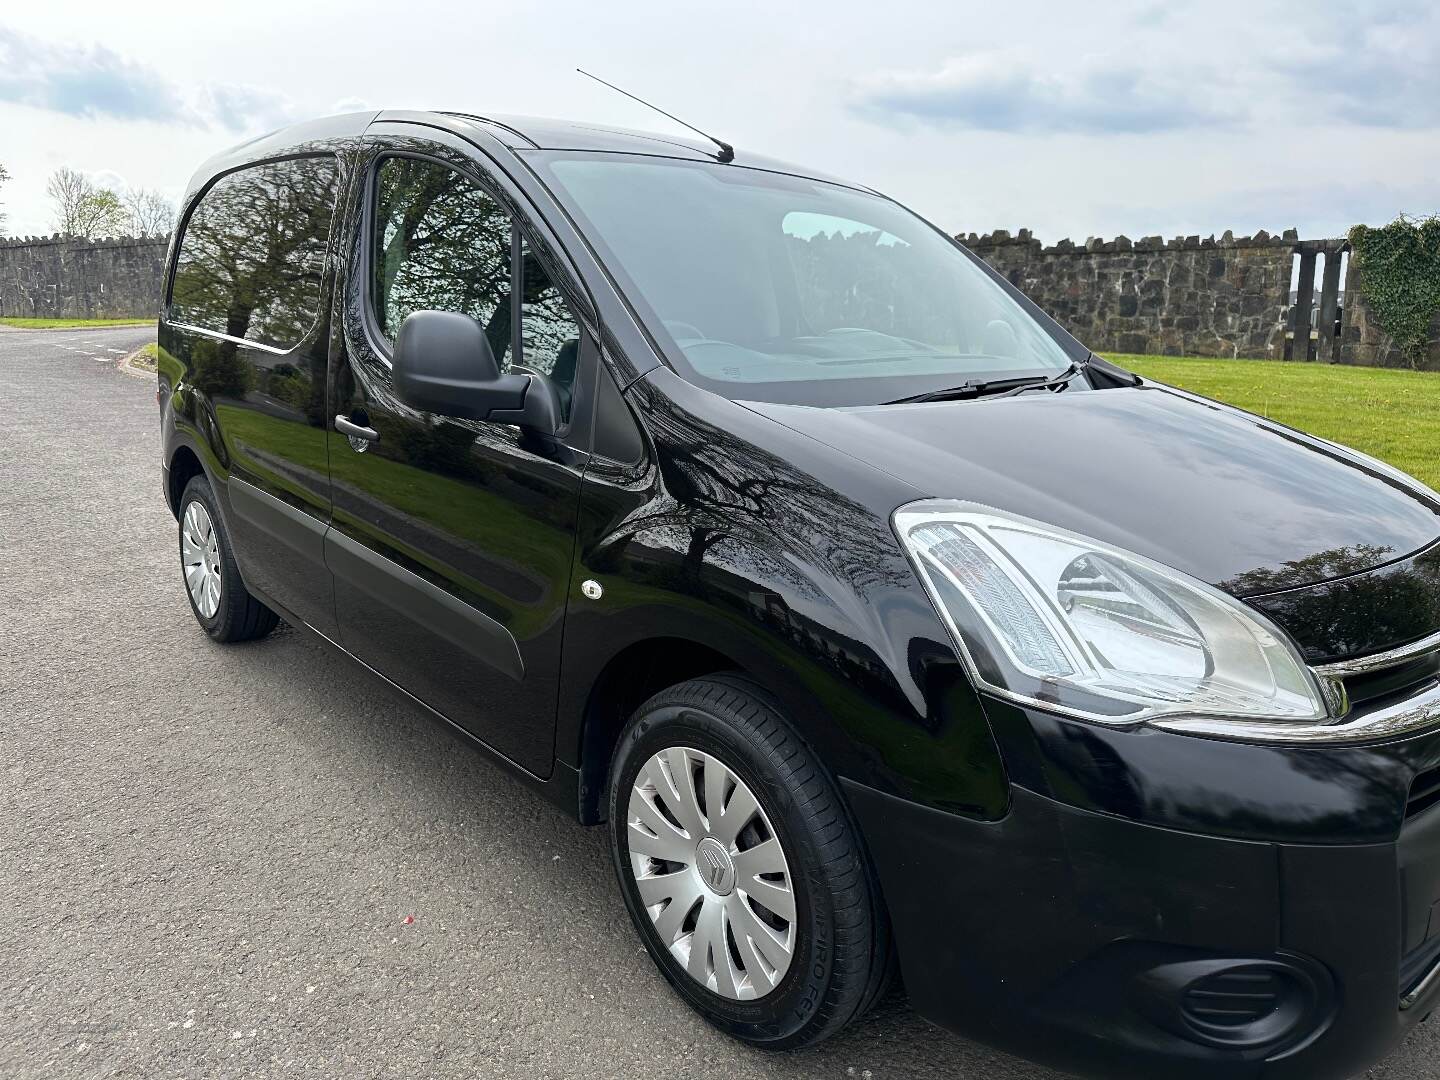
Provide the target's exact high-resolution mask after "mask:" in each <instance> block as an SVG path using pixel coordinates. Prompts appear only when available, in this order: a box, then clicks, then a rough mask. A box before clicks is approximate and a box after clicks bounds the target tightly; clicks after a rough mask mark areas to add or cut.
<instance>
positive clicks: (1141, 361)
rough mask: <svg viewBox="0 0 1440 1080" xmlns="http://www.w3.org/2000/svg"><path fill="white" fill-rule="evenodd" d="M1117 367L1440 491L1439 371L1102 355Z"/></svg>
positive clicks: (1271, 361)
mask: <svg viewBox="0 0 1440 1080" xmlns="http://www.w3.org/2000/svg"><path fill="white" fill-rule="evenodd" d="M1109 359H1111V360H1113V361H1114V362H1115V363H1117V364H1119V365H1120V366H1121V367H1125V368H1128V369H1129V370H1131V371H1136V372H1139V373H1140V374H1141V375H1144V376H1146V377H1148V378H1152V379H1157V380H1159V381H1160V382H1165V383H1169V384H1171V385H1172V386H1178V387H1181V388H1183V389H1185V390H1190V391H1192V392H1193V393H1196V394H1203V395H1204V396H1205V397H1208V398H1214V399H1215V400H1217V401H1223V402H1226V403H1227V404H1230V405H1235V406H1238V407H1239V408H1242V409H1245V410H1247V411H1249V412H1253V413H1258V414H1260V415H1261V416H1266V417H1269V418H1270V419H1272V420H1278V421H1279V422H1280V423H1282V424H1287V425H1289V426H1290V427H1294V428H1299V429H1300V430H1301V431H1308V432H1309V433H1311V434H1312V435H1319V436H1320V437H1321V438H1324V439H1331V440H1333V441H1335V442H1338V443H1344V444H1345V445H1346V446H1352V447H1354V448H1355V449H1356V450H1363V451H1364V452H1365V453H1367V454H1372V455H1374V456H1375V457H1378V458H1379V459H1380V460H1381V461H1385V462H1388V463H1389V464H1391V465H1394V466H1395V467H1396V468H1397V469H1403V470H1404V471H1405V472H1408V473H1410V474H1411V475H1412V476H1415V477H1417V478H1419V479H1420V480H1423V481H1424V482H1425V483H1427V484H1429V485H1430V486H1431V487H1435V488H1440V372H1431V371H1397V370H1394V369H1391V368H1364V367H1349V366H1346V365H1340V364H1315V363H1309V364H1300V363H1286V362H1283V361H1278V360H1206V359H1197V358H1180V357H1172V356H1127V355H1117V354H1110V356H1109Z"/></svg>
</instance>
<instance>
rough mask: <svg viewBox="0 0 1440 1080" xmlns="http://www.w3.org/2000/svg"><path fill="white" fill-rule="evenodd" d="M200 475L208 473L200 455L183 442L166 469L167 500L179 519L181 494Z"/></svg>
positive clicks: (171, 511)
mask: <svg viewBox="0 0 1440 1080" xmlns="http://www.w3.org/2000/svg"><path fill="white" fill-rule="evenodd" d="M200 475H208V474H206V472H205V466H204V465H203V464H201V462H200V455H199V454H197V453H196V452H195V451H194V450H192V449H191V448H190V447H189V446H187V445H185V444H184V443H181V444H180V445H179V446H177V447H176V448H175V451H174V452H173V453H172V454H171V455H170V460H169V462H167V463H166V470H165V501H166V502H167V503H168V504H169V506H170V513H171V514H173V515H175V517H176V518H177V519H178V518H179V517H180V496H182V495H183V494H185V485H186V484H188V483H190V481H191V480H192V479H193V478H194V477H196V476H200Z"/></svg>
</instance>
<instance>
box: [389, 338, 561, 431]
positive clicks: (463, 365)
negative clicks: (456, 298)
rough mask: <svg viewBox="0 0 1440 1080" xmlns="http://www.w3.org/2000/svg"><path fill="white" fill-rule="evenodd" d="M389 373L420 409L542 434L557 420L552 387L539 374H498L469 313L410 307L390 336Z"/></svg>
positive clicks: (398, 388)
mask: <svg viewBox="0 0 1440 1080" xmlns="http://www.w3.org/2000/svg"><path fill="white" fill-rule="evenodd" d="M393 374H394V379H395V392H396V393H397V394H399V395H400V400H401V401H403V402H405V404H407V405H409V406H411V407H412V408H415V409H419V410H420V411H421V412H429V413H438V414H439V415H441V416H455V417H459V418H461V419H463V420H490V421H494V422H496V423H501V424H520V425H522V426H524V427H531V428H536V429H539V430H541V431H543V432H545V433H546V434H551V433H553V432H554V431H555V429H556V426H557V424H558V421H559V415H560V414H559V409H558V407H557V403H556V395H555V392H554V388H553V387H551V386H549V385H548V384H545V383H544V380H543V377H540V376H534V375H529V374H519V373H514V372H512V373H508V374H504V375H502V374H501V373H500V365H499V364H497V363H496V362H495V353H494V350H492V349H491V348H490V341H489V339H487V338H486V337H485V330H484V328H482V327H481V325H480V324H479V323H478V322H476V321H475V320H474V319H472V318H471V317H470V316H469V315H461V314H460V313H458V312H454V311H412V312H411V313H410V314H409V315H407V316H406V317H405V321H404V322H402V323H401V324H400V333H399V334H398V335H397V336H396V338H395V355H394V360H393ZM537 384H540V385H537ZM546 391H549V392H548V393H547V392H546Z"/></svg>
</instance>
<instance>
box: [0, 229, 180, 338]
mask: <svg viewBox="0 0 1440 1080" xmlns="http://www.w3.org/2000/svg"><path fill="white" fill-rule="evenodd" d="M168 246H169V239H168V238H166V237H163V236H161V237H121V238H119V239H115V240H85V239H80V238H77V237H60V236H55V237H48V238H44V237H41V238H36V237H26V238H25V239H23V240H0V317H4V316H12V317H13V316H20V317H24V318H37V319H121V318H150V317H154V316H155V315H156V314H157V313H158V312H159V310H160V288H161V283H162V282H163V280H164V272H165V252H166V250H167V248H168Z"/></svg>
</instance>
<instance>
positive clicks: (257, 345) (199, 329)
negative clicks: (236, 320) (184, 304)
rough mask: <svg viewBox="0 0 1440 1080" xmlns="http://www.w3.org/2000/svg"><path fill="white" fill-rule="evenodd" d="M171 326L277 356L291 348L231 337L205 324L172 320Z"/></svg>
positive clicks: (282, 354)
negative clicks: (192, 324) (206, 326)
mask: <svg viewBox="0 0 1440 1080" xmlns="http://www.w3.org/2000/svg"><path fill="white" fill-rule="evenodd" d="M170 326H171V327H172V328H173V329H176V330H188V331H190V333H192V334H199V335H200V336H201V337H208V338H214V339H215V340H216V341H229V342H232V343H234V344H236V345H244V346H245V347H246V348H247V349H260V350H261V351H262V352H268V353H274V354H275V355H276V356H284V355H285V354H286V353H288V352H289V351H290V350H289V349H277V348H276V347H275V346H274V345H266V344H265V343H264V342H261V341H251V340H250V339H249V338H238V337H231V336H230V335H229V334H222V333H220V331H218V330H206V329H205V328H204V327H203V326H191V325H190V324H189V323H183V322H172V323H171V324H170Z"/></svg>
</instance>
